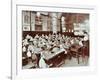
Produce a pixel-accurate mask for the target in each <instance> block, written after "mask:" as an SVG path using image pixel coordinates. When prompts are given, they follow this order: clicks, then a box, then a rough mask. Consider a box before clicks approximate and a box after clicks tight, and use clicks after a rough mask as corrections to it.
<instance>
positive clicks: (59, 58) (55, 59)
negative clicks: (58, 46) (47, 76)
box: [44, 50, 67, 67]
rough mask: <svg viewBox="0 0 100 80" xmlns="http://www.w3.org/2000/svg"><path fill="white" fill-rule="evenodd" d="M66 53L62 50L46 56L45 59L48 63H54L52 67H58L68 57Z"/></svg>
mask: <svg viewBox="0 0 100 80" xmlns="http://www.w3.org/2000/svg"><path fill="white" fill-rule="evenodd" d="M66 55H67V54H65V51H64V50H61V51H58V52H57V53H53V54H51V55H50V56H45V58H44V60H45V62H46V63H47V64H48V65H52V67H58V66H60V65H61V63H62V62H63V61H64V60H65V59H66Z"/></svg>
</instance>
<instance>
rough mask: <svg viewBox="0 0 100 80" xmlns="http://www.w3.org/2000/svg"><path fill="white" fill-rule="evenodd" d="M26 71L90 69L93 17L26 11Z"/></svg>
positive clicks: (24, 65) (23, 24) (24, 60)
mask: <svg viewBox="0 0 100 80" xmlns="http://www.w3.org/2000/svg"><path fill="white" fill-rule="evenodd" d="M21 14H22V16H21V17H22V69H45V68H63V67H66V68H67V67H72V68H73V67H82V66H89V59H90V51H89V48H90V47H89V46H90V44H89V43H90V35H89V34H90V14H89V13H74V12H73V13H71V12H49V11H33V10H30V11H29V10H22V12H21Z"/></svg>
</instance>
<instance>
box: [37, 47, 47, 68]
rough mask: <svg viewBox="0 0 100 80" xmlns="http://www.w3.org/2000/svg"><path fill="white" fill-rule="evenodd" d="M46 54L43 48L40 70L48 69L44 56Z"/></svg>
mask: <svg viewBox="0 0 100 80" xmlns="http://www.w3.org/2000/svg"><path fill="white" fill-rule="evenodd" d="M44 52H45V49H44V48H43V47H42V51H41V58H40V60H39V68H47V64H46V63H45V61H44V55H43V53H44Z"/></svg>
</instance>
